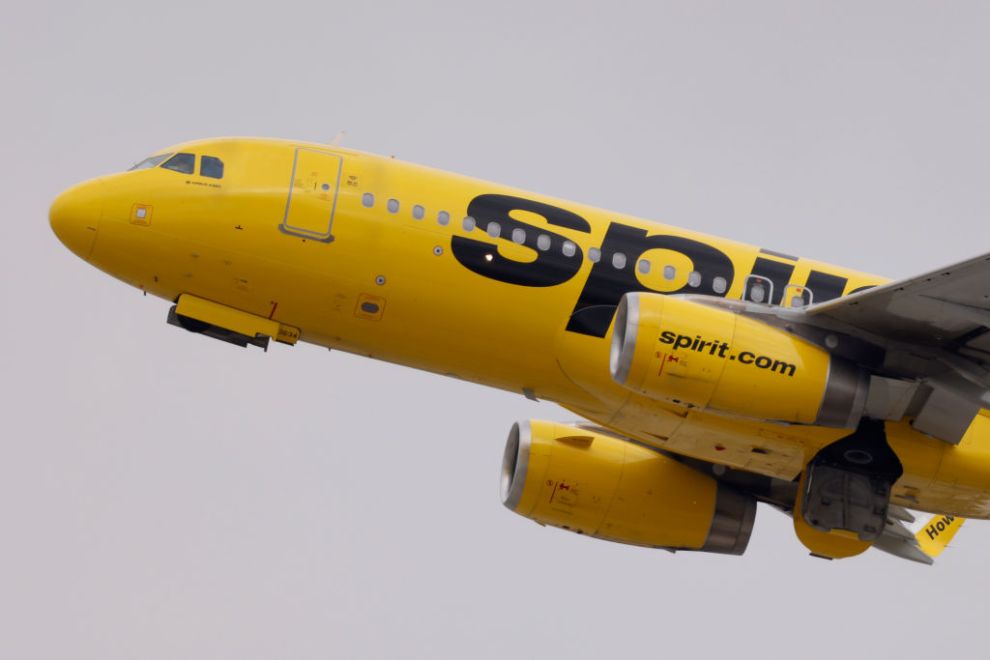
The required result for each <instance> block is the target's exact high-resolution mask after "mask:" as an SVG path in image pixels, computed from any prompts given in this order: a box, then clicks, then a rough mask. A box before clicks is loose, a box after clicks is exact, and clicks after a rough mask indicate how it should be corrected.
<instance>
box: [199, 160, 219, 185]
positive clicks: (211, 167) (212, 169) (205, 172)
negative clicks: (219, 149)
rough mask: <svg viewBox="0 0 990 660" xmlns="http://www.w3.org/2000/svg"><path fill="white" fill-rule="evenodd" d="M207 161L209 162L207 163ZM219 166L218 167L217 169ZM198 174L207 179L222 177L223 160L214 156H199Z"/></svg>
mask: <svg viewBox="0 0 990 660" xmlns="http://www.w3.org/2000/svg"><path fill="white" fill-rule="evenodd" d="M207 162H209V164H207ZM217 168H219V169H217ZM199 175H200V176H205V177H207V178H209V179H222V178H223V160H222V159H220V158H217V157H216V156H209V155H205V154H204V155H202V156H200V158H199Z"/></svg>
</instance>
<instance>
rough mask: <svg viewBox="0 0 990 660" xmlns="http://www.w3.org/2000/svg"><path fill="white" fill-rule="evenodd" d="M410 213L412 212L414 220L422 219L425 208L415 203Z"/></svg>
mask: <svg viewBox="0 0 990 660" xmlns="http://www.w3.org/2000/svg"><path fill="white" fill-rule="evenodd" d="M412 213H413V218H415V219H416V220H422V219H423V216H424V215H426V209H424V208H423V207H422V206H420V205H419V204H417V205H416V206H414V207H413V211H412Z"/></svg>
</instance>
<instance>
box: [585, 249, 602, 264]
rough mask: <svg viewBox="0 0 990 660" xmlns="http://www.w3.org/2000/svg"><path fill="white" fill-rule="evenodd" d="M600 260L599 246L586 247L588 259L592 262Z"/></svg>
mask: <svg viewBox="0 0 990 660" xmlns="http://www.w3.org/2000/svg"><path fill="white" fill-rule="evenodd" d="M601 260H602V251H601V249H600V248H588V261H590V262H591V263H593V264H597V263H598V262H599V261H601Z"/></svg>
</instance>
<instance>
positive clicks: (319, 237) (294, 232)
mask: <svg viewBox="0 0 990 660" xmlns="http://www.w3.org/2000/svg"><path fill="white" fill-rule="evenodd" d="M302 151H308V152H311V153H315V154H319V155H321V156H327V157H330V158H335V159H336V160H337V178H336V180H335V181H334V183H333V203H332V204H331V205H330V217H329V218H327V229H326V231H325V232H324V231H314V230H312V229H307V228H305V227H295V226H293V225H290V224H289V211H290V210H291V208H292V193H293V191H294V190H295V183H296V169H297V168H298V167H299V153H300V152H302ZM343 171H344V159H343V157H341V155H340V154H336V153H334V152H332V151H324V150H323V149H313V148H312V147H296V150H295V153H294V155H293V158H292V175H291V176H290V178H289V194H288V196H287V197H286V200H285V213H283V214H282V222H281V224H279V226H278V228H279V230H280V231H281V232H282V233H283V234H289V235H290V236H297V237H299V238H307V239H310V240H313V241H320V242H322V243H332V242H333V240H334V238H333V220H334V216H335V215H336V213H337V199H338V197H339V194H340V177H341V175H342V174H343Z"/></svg>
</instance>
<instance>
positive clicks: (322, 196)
mask: <svg viewBox="0 0 990 660" xmlns="http://www.w3.org/2000/svg"><path fill="white" fill-rule="evenodd" d="M342 166H343V162H342V159H341V157H340V156H339V155H337V154H334V153H331V152H329V151H320V150H318V149H311V148H308V147H300V148H298V149H296V155H295V160H294V162H293V164H292V181H291V183H290V185H289V196H288V199H287V200H286V203H285V215H284V217H283V218H282V225H281V227H280V228H281V230H282V231H283V232H285V233H286V234H292V235H294V236H299V237H301V238H309V239H313V240H316V241H323V242H326V243H329V242H330V241H332V240H333V216H334V212H335V211H336V207H337V188H338V187H339V185H340V171H341V168H342Z"/></svg>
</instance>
